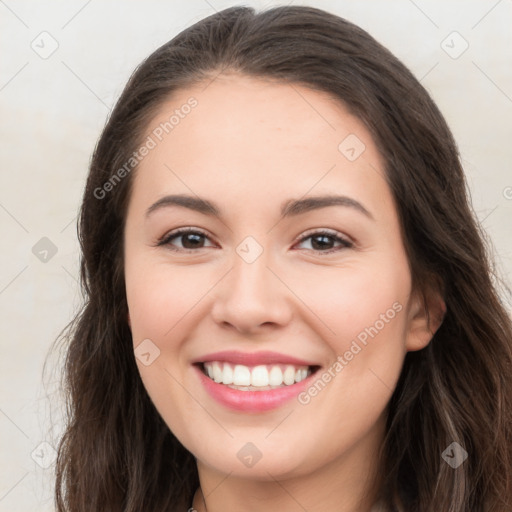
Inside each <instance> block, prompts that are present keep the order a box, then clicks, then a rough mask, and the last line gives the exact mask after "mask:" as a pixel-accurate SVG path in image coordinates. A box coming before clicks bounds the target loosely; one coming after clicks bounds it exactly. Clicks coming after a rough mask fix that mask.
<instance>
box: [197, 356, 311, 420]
mask: <svg viewBox="0 0 512 512" xmlns="http://www.w3.org/2000/svg"><path fill="white" fill-rule="evenodd" d="M194 367H195V369H196V371H197V373H198V374H199V378H200V380H201V383H202V384H203V386H204V387H205V388H206V391H207V392H208V393H209V394H210V395H211V396H212V398H214V399H215V400H217V402H219V403H220V404H222V405H224V406H225V407H228V408H229V409H233V410H235V411H243V412H263V411H269V410H271V409H276V408H277V407H279V406H281V405H282V404H284V403H285V402H287V401H289V400H291V399H292V398H294V397H296V396H297V395H298V394H299V393H300V392H301V391H303V390H304V389H305V388H306V387H307V386H308V385H309V383H310V381H311V378H312V377H313V375H314V374H311V375H310V376H309V377H307V378H306V379H304V380H301V381H300V382H296V383H295V384H292V385H290V386H285V387H282V388H276V389H272V390H266V391H240V390H238V389H233V388H230V387H228V386H226V385H225V384H218V383H217V382H215V381H213V380H212V379H210V378H209V377H207V376H206V375H205V374H204V373H203V371H202V370H201V368H200V367H198V366H194ZM315 373H316V372H315Z"/></svg>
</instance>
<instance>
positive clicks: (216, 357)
mask: <svg viewBox="0 0 512 512" xmlns="http://www.w3.org/2000/svg"><path fill="white" fill-rule="evenodd" d="M208 361H225V362H226V363H231V364H243V365H245V366H257V365H259V364H293V365H295V366H315V365H317V364H318V363H314V362H311V361H305V360H304V359H297V358H296V357H292V356H287V355H284V354H279V353H278V352H270V351H262V352H253V353H246V352H237V351H235V350H224V351H222V352H215V353H213V354H208V355H205V356H202V357H199V358H197V359H195V360H194V361H192V362H193V363H206V362H208Z"/></svg>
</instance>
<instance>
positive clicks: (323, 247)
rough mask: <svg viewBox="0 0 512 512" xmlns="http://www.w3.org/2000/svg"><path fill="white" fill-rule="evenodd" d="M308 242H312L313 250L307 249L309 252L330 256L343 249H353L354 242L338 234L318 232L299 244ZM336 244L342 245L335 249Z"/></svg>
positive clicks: (304, 238) (302, 239)
mask: <svg viewBox="0 0 512 512" xmlns="http://www.w3.org/2000/svg"><path fill="white" fill-rule="evenodd" d="M306 240H311V243H310V245H311V248H307V250H312V251H314V252H318V253H323V254H330V253H332V252H337V251H339V250H341V249H347V248H350V247H353V243H352V242H350V241H349V240H346V239H345V238H342V237H341V236H339V234H338V233H332V232H330V231H317V232H315V233H312V234H309V235H307V236H304V237H302V238H301V239H300V241H299V243H303V242H304V241H306ZM336 243H338V244H340V245H339V246H338V247H333V246H334V244H336Z"/></svg>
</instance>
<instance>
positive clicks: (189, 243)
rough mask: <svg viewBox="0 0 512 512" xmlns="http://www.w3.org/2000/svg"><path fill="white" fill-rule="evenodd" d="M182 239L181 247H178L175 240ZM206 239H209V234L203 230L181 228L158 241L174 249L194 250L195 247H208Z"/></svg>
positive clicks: (159, 243) (160, 244)
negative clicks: (205, 243)
mask: <svg viewBox="0 0 512 512" xmlns="http://www.w3.org/2000/svg"><path fill="white" fill-rule="evenodd" d="M180 239H181V247H176V246H175V245H174V243H173V242H174V241H175V240H180ZM206 240H208V237H207V235H206V234H205V233H202V232H201V231H197V230H193V229H179V230H177V231H173V232H171V233H169V234H167V235H166V236H165V237H164V238H163V239H162V240H160V241H159V242H158V245H159V246H162V245H165V246H168V247H169V248H170V249H172V250H174V251H183V252H192V251H194V250H195V249H203V248H205V247H208V246H205V245H204V242H205V241H206ZM210 247H212V246H210Z"/></svg>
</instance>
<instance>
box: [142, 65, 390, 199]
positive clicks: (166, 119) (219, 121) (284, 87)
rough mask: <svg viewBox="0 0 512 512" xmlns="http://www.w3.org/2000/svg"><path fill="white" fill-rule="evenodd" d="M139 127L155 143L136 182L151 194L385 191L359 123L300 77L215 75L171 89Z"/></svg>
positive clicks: (376, 158)
mask: <svg viewBox="0 0 512 512" xmlns="http://www.w3.org/2000/svg"><path fill="white" fill-rule="evenodd" d="M191 105H193V106H191ZM145 135H146V137H148V136H149V137H151V138H152V140H153V141H154V143H155V144H154V148H153V149H151V151H150V152H149V154H148V155H147V156H146V157H145V158H144V159H143V161H142V162H141V163H140V165H139V168H138V170H137V173H136V177H135V182H136V183H135V188H137V182H140V186H142V187H143V188H144V189H145V190H146V191H147V192H148V194H150V195H152V197H154V196H155V195H157V194H158V193H164V192H166V193H169V192H171V191H170V190H167V189H168V188H171V189H173V190H172V192H175V191H176V189H177V188H178V189H180V191H183V192H187V193H190V192H191V191H192V192H193V193H195V194H197V195H200V196H201V197H206V196H208V195H209V193H208V192H209V191H212V190H215V191H216V195H217V196H218V191H219V190H223V191H224V193H225V194H226V196H225V197H226V198H228V197H229V196H230V194H234V195H235V194H237V193H240V192H243V193H245V194H246V195H247V194H249V195H253V196H257V195H258V194H259V195H260V199H264V198H265V199H268V200H270V199H271V197H273V196H279V198H282V197H283V196H284V195H285V196H286V197H292V196H298V197H300V196H303V195H305V194H306V193H308V191H310V190H311V192H312V193H319V194H320V193H329V192H333V191H337V192H344V193H352V194H355V195H358V194H359V195H360V194H363V195H364V194H366V193H373V194H378V195H380V196H381V198H382V199H384V200H385V197H384V196H383V194H384V195H386V194H388V195H389V191H386V190H384V191H383V190H382V189H383V188H387V185H386V182H385V180H384V177H383V163H382V159H381V156H380V154H379V152H378V150H377V148H376V146H375V144H374V141H373V140H372V138H371V136H370V134H369V131H368V130H367V128H366V127H365V126H364V124H363V123H362V122H361V121H360V120H359V119H358V118H357V117H355V116H353V115H351V114H350V113H349V111H348V109H347V108H346V106H345V105H344V104H343V103H342V102H341V101H339V100H337V99H335V98H334V97H332V96H331V95H329V94H327V93H325V92H321V91H316V90H312V89H310V88H307V87H305V86H302V85H299V84H291V83H286V82H276V81H272V80H264V79H260V78H253V77H247V76H242V75H236V74H232V75H221V76H218V77H216V78H215V79H213V80H210V81H205V82H204V83H200V84H196V85H194V86H192V87H189V88H184V89H179V90H177V91H174V93H173V94H172V96H171V97H170V98H169V99H168V100H167V101H166V102H165V103H164V104H163V105H162V106H161V108H160V110H159V112H158V114H157V115H156V116H155V117H154V118H153V120H152V121H151V122H150V123H149V125H148V127H147V130H146V134H145ZM164 189H166V190H164ZM313 189H314V190H313ZM276 200H277V198H276Z"/></svg>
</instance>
